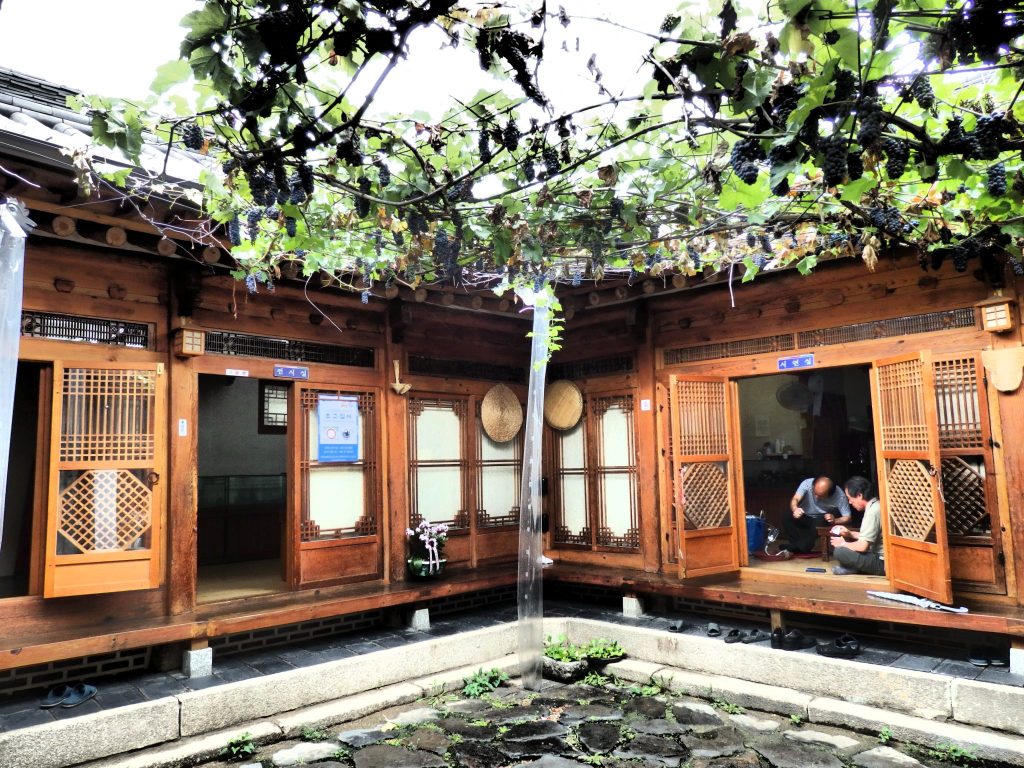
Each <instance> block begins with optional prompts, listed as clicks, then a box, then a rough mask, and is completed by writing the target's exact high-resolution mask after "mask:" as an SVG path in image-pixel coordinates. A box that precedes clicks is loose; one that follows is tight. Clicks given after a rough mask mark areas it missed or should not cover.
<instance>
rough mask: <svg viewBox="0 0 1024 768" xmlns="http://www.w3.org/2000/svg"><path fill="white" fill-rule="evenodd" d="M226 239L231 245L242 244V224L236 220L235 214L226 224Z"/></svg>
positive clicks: (236, 215)
mask: <svg viewBox="0 0 1024 768" xmlns="http://www.w3.org/2000/svg"><path fill="white" fill-rule="evenodd" d="M228 239H229V240H230V241H231V244H232V245H241V244H242V222H240V221H239V220H238V214H237V213H236V214H235V215H234V216H232V217H231V220H230V221H229V222H228Z"/></svg>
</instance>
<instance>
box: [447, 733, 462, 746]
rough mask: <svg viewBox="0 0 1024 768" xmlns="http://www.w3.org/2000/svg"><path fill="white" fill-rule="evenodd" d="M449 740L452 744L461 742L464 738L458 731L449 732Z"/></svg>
mask: <svg viewBox="0 0 1024 768" xmlns="http://www.w3.org/2000/svg"><path fill="white" fill-rule="evenodd" d="M448 741H449V743H451V744H452V745H455V744H461V743H462V742H463V738H462V736H460V735H459V734H457V733H449V734H448Z"/></svg>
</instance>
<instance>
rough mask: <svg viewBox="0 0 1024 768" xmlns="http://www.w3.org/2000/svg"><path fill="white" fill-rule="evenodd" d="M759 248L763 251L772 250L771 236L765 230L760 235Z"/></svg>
mask: <svg viewBox="0 0 1024 768" xmlns="http://www.w3.org/2000/svg"><path fill="white" fill-rule="evenodd" d="M761 248H762V249H764V252H765V253H773V252H774V249H773V248H772V236H771V235H769V234H768V233H767V232H765V233H763V234H762V235H761Z"/></svg>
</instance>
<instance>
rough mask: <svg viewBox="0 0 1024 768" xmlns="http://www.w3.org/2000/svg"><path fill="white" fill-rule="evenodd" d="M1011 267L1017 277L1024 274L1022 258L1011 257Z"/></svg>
mask: <svg viewBox="0 0 1024 768" xmlns="http://www.w3.org/2000/svg"><path fill="white" fill-rule="evenodd" d="M1010 268H1011V269H1012V270H1013V274H1015V275H1016V276H1017V277H1021V276H1024V264H1022V263H1021V261H1020V259H1010Z"/></svg>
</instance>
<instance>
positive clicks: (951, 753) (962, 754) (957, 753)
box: [923, 742, 978, 766]
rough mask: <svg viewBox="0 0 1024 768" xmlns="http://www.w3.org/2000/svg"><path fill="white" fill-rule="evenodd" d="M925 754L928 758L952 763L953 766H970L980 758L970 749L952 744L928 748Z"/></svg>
mask: <svg viewBox="0 0 1024 768" xmlns="http://www.w3.org/2000/svg"><path fill="white" fill-rule="evenodd" d="M923 752H924V754H925V755H926V756H927V757H930V758H932V759H934V760H941V761H942V762H946V763H951V764H952V765H964V766H969V765H974V764H975V763H976V762H978V756H977V755H976V754H975V753H974V752H972V751H971V750H970V749H968V748H967V747H961V746H960V745H959V744H952V743H950V742H943V743H941V744H938V745H936V746H934V747H927V748H925V749H924V750H923Z"/></svg>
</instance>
